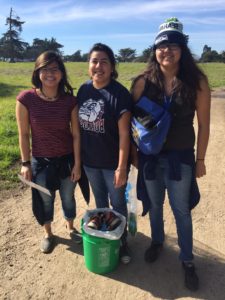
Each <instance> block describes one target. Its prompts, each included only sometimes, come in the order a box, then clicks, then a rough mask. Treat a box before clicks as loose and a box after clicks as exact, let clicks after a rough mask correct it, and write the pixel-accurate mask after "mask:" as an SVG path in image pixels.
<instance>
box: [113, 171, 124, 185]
mask: <svg viewBox="0 0 225 300" xmlns="http://www.w3.org/2000/svg"><path fill="white" fill-rule="evenodd" d="M126 182H127V170H126V169H117V170H115V174H114V182H113V183H114V187H115V188H117V189H118V188H120V187H121V186H123V185H125V184H126Z"/></svg>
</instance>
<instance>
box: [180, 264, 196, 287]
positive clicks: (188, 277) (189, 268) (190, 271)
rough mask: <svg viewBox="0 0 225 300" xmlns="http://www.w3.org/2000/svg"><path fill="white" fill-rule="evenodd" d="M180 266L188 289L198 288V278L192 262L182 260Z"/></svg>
mask: <svg viewBox="0 0 225 300" xmlns="http://www.w3.org/2000/svg"><path fill="white" fill-rule="evenodd" d="M182 266H183V268H184V272H185V279H184V283H185V286H186V288H187V289H189V290H190V291H197V290H198V288H199V279H198V275H197V274H196V272H195V266H194V264H193V263H192V262H186V263H184V262H182Z"/></svg>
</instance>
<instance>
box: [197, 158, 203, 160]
mask: <svg viewBox="0 0 225 300" xmlns="http://www.w3.org/2000/svg"><path fill="white" fill-rule="evenodd" d="M196 160H205V159H204V158H197V159H196Z"/></svg>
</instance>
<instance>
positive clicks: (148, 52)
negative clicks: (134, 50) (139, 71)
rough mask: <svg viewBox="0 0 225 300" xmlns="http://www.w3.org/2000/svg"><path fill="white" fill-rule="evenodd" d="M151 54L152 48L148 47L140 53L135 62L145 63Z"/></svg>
mask: <svg viewBox="0 0 225 300" xmlns="http://www.w3.org/2000/svg"><path fill="white" fill-rule="evenodd" d="M151 53H152V46H149V47H148V48H146V49H144V50H143V51H142V54H141V55H140V56H138V57H137V59H136V60H135V61H136V62H145V63H146V62H147V61H148V60H149V57H150V55H151Z"/></svg>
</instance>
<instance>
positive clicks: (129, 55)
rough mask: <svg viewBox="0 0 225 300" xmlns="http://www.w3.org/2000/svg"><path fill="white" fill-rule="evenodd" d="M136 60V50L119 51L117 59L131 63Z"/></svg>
mask: <svg viewBox="0 0 225 300" xmlns="http://www.w3.org/2000/svg"><path fill="white" fill-rule="evenodd" d="M135 58H136V49H131V48H124V49H120V50H119V55H117V59H118V60H119V61H121V62H130V61H133V60H134V59H135Z"/></svg>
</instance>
